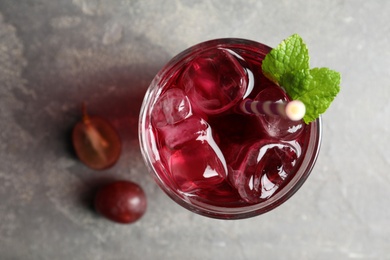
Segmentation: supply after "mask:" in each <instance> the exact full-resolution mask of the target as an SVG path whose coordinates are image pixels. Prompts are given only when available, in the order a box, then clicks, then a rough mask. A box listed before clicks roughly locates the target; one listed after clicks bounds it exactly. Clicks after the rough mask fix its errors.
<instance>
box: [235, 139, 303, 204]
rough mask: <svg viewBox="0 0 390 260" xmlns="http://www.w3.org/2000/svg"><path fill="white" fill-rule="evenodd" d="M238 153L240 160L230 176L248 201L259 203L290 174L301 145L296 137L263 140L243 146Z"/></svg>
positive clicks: (275, 189) (270, 194) (272, 192)
mask: <svg viewBox="0 0 390 260" xmlns="http://www.w3.org/2000/svg"><path fill="white" fill-rule="evenodd" d="M238 154H239V155H238V158H239V160H236V163H233V164H232V165H231V172H230V176H229V179H230V181H231V183H232V185H233V186H234V187H235V188H236V189H237V190H238V193H239V194H240V196H241V197H242V198H243V199H244V200H245V201H247V202H248V203H258V202H260V201H263V200H266V199H268V198H269V197H271V196H272V195H273V194H274V193H275V192H276V191H277V190H278V188H279V187H280V186H281V185H282V183H283V181H284V180H286V178H288V176H289V174H290V173H291V172H292V170H293V169H294V166H295V165H296V163H297V159H298V157H299V156H300V154H301V147H300V146H299V144H298V143H296V142H294V141H293V142H289V143H282V142H269V141H267V140H262V141H260V142H257V143H255V144H254V145H246V146H243V147H242V149H241V151H240V152H238ZM240 156H241V158H240ZM235 164H236V165H235Z"/></svg>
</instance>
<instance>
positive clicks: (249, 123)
mask: <svg viewBox="0 0 390 260" xmlns="http://www.w3.org/2000/svg"><path fill="white" fill-rule="evenodd" d="M239 47H240V48H238V47H237V46H235V45H230V46H228V47H226V46H224V47H223V48H217V47H215V48H212V49H210V48H209V49H205V50H204V51H198V53H197V55H195V57H191V58H187V59H186V60H183V61H182V64H181V66H178V67H177V68H175V69H177V70H176V71H173V72H172V73H170V74H169V75H167V76H165V78H162V79H161V81H160V85H159V87H160V88H161V92H159V93H158V94H157V95H156V98H155V102H153V105H152V107H151V108H150V113H149V115H150V118H151V120H150V121H151V123H150V132H149V135H150V136H152V137H153V138H149V142H150V147H152V148H150V149H152V150H153V152H154V153H155V154H157V156H156V159H155V161H154V162H153V167H154V169H155V171H156V172H157V175H158V178H159V179H160V181H161V182H162V183H164V185H166V186H169V187H168V189H169V190H174V191H175V192H176V193H179V194H182V196H187V197H188V200H189V201H197V202H198V203H201V204H207V205H213V206H217V207H225V208H226V207H227V208H236V207H244V206H248V205H254V204H258V203H262V202H264V201H266V200H268V199H270V198H271V197H273V196H275V194H277V193H278V192H280V191H281V190H282V189H283V187H285V186H286V185H287V184H288V183H289V181H290V180H291V179H292V178H293V177H294V175H295V172H296V170H297V169H298V168H299V167H300V165H301V162H302V158H303V157H304V156H305V152H306V143H307V141H308V138H309V134H308V128H309V127H308V126H307V125H305V124H304V123H303V122H302V121H299V122H291V121H288V120H287V119H284V118H271V117H267V116H255V115H245V114H243V113H241V112H240V111H239V103H240V101H242V100H243V99H244V98H250V99H255V100H272V101H279V100H289V97H288V96H287V95H286V93H285V92H284V91H283V89H282V88H280V87H279V86H277V85H275V84H274V83H272V82H271V81H269V80H268V79H267V78H266V77H265V76H264V75H263V74H262V72H261V63H262V60H263V59H264V56H265V55H266V53H267V52H268V51H269V49H268V48H266V47H264V48H261V49H258V48H255V47H253V46H252V47H250V46H249V47H246V48H243V47H242V46H239ZM176 62H179V61H176Z"/></svg>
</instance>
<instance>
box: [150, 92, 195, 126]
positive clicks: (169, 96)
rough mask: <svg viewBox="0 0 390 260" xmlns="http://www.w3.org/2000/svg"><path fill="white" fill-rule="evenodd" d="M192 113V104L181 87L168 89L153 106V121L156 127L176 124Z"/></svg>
mask: <svg viewBox="0 0 390 260" xmlns="http://www.w3.org/2000/svg"><path fill="white" fill-rule="evenodd" d="M191 114H192V112H191V104H190V102H189V100H188V98H187V96H186V95H185V93H184V92H183V90H181V89H179V88H171V89H169V90H167V91H166V92H165V93H164V94H162V96H161V97H160V98H159V99H158V100H157V102H156V104H155V105H154V107H153V114H152V123H153V125H154V126H155V127H158V128H160V127H163V126H166V125H174V124H176V123H178V122H181V121H183V120H184V119H186V118H187V117H189V116H190V115H191Z"/></svg>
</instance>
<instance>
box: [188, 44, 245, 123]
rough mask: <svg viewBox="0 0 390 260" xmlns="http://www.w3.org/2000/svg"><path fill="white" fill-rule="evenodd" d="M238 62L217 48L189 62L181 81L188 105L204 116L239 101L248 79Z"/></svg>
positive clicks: (225, 108)
mask: <svg viewBox="0 0 390 260" xmlns="http://www.w3.org/2000/svg"><path fill="white" fill-rule="evenodd" d="M239 59H240V57H239V56H238V54H235V53H234V52H233V51H231V50H227V49H223V48H218V49H213V50H209V51H206V52H204V53H202V54H200V56H199V57H197V58H195V59H194V60H192V61H191V62H190V63H189V64H188V66H187V68H186V70H185V71H184V72H183V75H182V78H181V84H182V85H183V86H184V90H185V92H186V94H187V95H188V97H189V98H190V100H191V102H192V104H193V105H194V106H198V107H199V109H200V110H202V111H203V112H205V113H206V114H208V115H214V114H219V113H221V112H224V111H226V110H228V109H229V108H231V107H232V106H234V105H235V104H236V103H237V102H238V101H239V100H240V99H242V97H243V95H244V94H245V92H246V89H247V83H248V76H247V73H246V70H245V69H244V68H243V66H242V65H241V64H240V62H239Z"/></svg>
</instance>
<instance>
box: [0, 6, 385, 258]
mask: <svg viewBox="0 0 390 260" xmlns="http://www.w3.org/2000/svg"><path fill="white" fill-rule="evenodd" d="M389 11H390V2H389V1H384V0H373V1H365V0H324V1H308V0H307V1H304V0H295V1H288V0H281V1H265V0H246V1H236V0H221V1H205V0H200V1H194V0H188V1H179V0H176V1H150V0H149V1H148V0H145V1H136V0H111V1H104V0H97V1H94V0H72V1H71V0H68V1H66V0H1V1H0V160H1V162H0V198H1V200H0V259H4V260H7V259H96V260H99V259H101V260H103V259H104V260H105V259H146V260H147V259H170V260H173V259H203V260H206V259H236V260H241V259H245V260H247V259H390V247H389V238H390V225H389V223H390V203H389V201H390V188H389V187H390V172H389V168H390V154H389V147H390V137H389V134H390V106H389V100H390V78H389V77H390V47H389V46H390V36H389V35H390V18H389V15H388V13H389ZM293 33H298V34H300V35H301V36H302V37H303V39H304V40H305V41H306V43H307V45H308V46H309V51H310V54H311V57H312V58H311V64H312V66H314V67H324V66H326V67H330V68H332V69H334V70H337V71H340V72H341V74H342V85H341V86H342V90H341V92H340V94H339V96H338V97H337V98H336V100H335V102H334V103H333V104H332V106H331V108H330V109H329V110H328V111H327V112H326V114H324V116H323V119H324V134H323V144H322V150H321V153H320V156H319V159H318V162H317V164H316V166H315V168H314V170H313V172H312V174H311V176H310V177H309V179H308V180H307V182H306V183H305V185H304V186H303V187H302V188H301V189H300V190H299V191H298V192H297V193H296V194H295V195H294V196H293V197H292V198H291V199H290V200H289V201H288V202H287V203H285V204H283V205H282V206H280V207H279V208H277V209H275V210H274V211H271V212H269V213H266V214H264V215H262V216H259V217H255V218H250V219H246V220H238V221H222V220H216V219H209V218H206V217H202V216H199V215H196V214H193V213H191V212H189V211H187V210H185V209H183V208H181V207H180V206H178V205H177V204H175V203H174V202H172V201H171V200H170V199H169V198H168V197H167V196H166V195H165V194H164V193H163V192H162V191H161V190H160V189H159V188H158V187H157V185H156V184H155V183H154V181H153V179H152V177H151V175H150V174H149V173H148V172H147V170H146V168H145V166H144V163H143V161H142V157H141V153H140V149H139V145H138V134H137V127H138V125H137V124H138V113H139V109H140V106H141V100H142V97H143V95H144V93H145V91H146V88H147V87H148V84H149V83H150V81H151V80H152V79H153V77H154V75H155V74H156V73H157V72H158V70H159V69H160V68H161V67H162V66H163V65H164V64H165V63H166V62H167V61H168V60H169V59H170V58H171V57H173V56H174V55H175V54H176V53H178V52H180V51H181V50H183V49H185V48H187V47H189V46H191V45H193V44H196V43H198V42H202V41H205V40H209V39H213V38H221V37H239V38H246V39H252V40H255V41H259V42H263V43H265V44H267V45H270V46H275V45H277V44H278V43H279V42H280V41H281V40H282V39H284V38H286V37H288V36H289V35H291V34H293ZM83 101H85V102H87V104H88V109H89V112H90V113H91V114H96V115H100V116H103V117H106V118H109V120H110V122H111V123H112V124H113V125H114V126H115V127H116V128H117V129H118V131H119V132H120V135H121V138H122V140H123V146H124V147H123V153H122V156H121V158H120V160H119V161H118V163H117V164H116V165H115V166H114V167H113V168H111V169H108V170H105V171H93V170H91V169H89V168H87V167H86V166H84V165H83V164H82V163H81V162H79V161H78V160H77V158H76V157H75V156H74V152H73V150H72V146H71V143H70V133H71V130H72V127H73V125H74V124H75V123H76V122H77V121H78V120H79V119H80V116H81V112H80V104H81V103H82V102H83ZM113 179H126V180H133V181H135V182H137V183H139V184H140V185H142V187H143V188H144V189H145V192H146V194H147V196H148V203H149V204H148V211H147V213H146V214H145V215H144V217H143V218H142V219H141V220H140V221H138V222H137V223H134V224H132V225H120V224H115V223H112V222H109V221H107V220H106V219H104V218H102V217H100V216H99V215H97V214H96V213H95V211H94V210H93V207H92V206H91V205H92V204H91V201H92V198H93V194H94V192H95V191H96V188H97V187H99V186H100V185H103V184H104V183H106V182H108V181H110V180H113Z"/></svg>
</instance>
